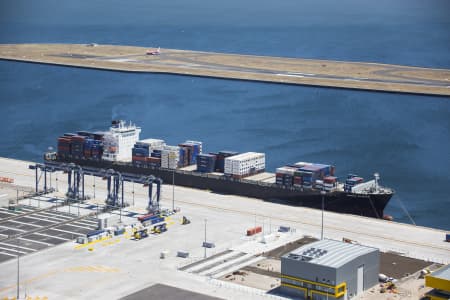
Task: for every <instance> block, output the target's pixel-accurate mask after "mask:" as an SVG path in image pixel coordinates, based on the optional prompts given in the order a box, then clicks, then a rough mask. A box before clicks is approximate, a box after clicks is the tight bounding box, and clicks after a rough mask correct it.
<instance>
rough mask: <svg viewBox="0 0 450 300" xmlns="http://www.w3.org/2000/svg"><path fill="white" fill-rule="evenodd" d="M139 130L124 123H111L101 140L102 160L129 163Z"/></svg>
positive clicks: (130, 124)
mask: <svg viewBox="0 0 450 300" xmlns="http://www.w3.org/2000/svg"><path fill="white" fill-rule="evenodd" d="M140 133H141V128H140V127H137V126H136V125H134V124H132V123H131V122H130V123H126V122H125V121H122V120H120V121H113V122H112V125H111V127H110V128H109V132H107V133H105V136H104V138H103V143H104V152H103V156H102V158H103V159H104V160H109V161H131V157H132V151H131V149H132V148H133V146H134V144H135V143H136V142H137V141H138V140H139V134H140Z"/></svg>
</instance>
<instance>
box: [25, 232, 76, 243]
mask: <svg viewBox="0 0 450 300" xmlns="http://www.w3.org/2000/svg"><path fill="white" fill-rule="evenodd" d="M33 234H38V235H42V236H46V237H50V238H54V239H59V240H63V241H70V239H66V238H63V237H60V236H56V235H49V234H45V233H41V232H35V233H33Z"/></svg>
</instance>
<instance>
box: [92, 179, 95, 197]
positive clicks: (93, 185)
mask: <svg viewBox="0 0 450 300" xmlns="http://www.w3.org/2000/svg"><path fill="white" fill-rule="evenodd" d="M92 177H93V178H94V183H93V184H92V187H93V188H94V199H95V175H92Z"/></svg>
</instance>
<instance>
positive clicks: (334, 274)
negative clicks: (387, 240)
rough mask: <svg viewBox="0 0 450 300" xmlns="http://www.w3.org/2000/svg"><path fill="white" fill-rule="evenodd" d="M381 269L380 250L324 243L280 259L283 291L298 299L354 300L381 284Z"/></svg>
mask: <svg viewBox="0 0 450 300" xmlns="http://www.w3.org/2000/svg"><path fill="white" fill-rule="evenodd" d="M379 269H380V252H379V250H378V249H376V248H371V247H366V246H361V245H354V244H349V243H344V242H341V241H334V240H321V241H317V242H314V243H311V244H308V245H305V246H302V247H300V248H298V249H296V250H294V251H292V252H290V253H288V254H286V255H284V256H282V257H281V289H282V291H283V292H284V293H287V294H290V295H292V296H294V297H295V298H296V299H313V300H322V299H323V300H325V299H330V300H333V299H351V298H352V297H354V296H357V295H361V294H362V293H363V291H364V290H366V289H369V288H371V287H373V286H374V285H376V284H377V283H378V274H379Z"/></svg>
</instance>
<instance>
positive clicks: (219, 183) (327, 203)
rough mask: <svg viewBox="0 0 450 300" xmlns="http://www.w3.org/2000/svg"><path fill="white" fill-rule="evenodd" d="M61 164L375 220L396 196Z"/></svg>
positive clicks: (90, 163)
mask: <svg viewBox="0 0 450 300" xmlns="http://www.w3.org/2000/svg"><path fill="white" fill-rule="evenodd" d="M58 161H59V162H61V163H71V162H72V163H75V164H77V165H80V166H89V167H96V168H101V169H113V170H115V171H118V172H121V173H129V174H142V175H153V176H155V177H159V178H161V179H162V180H163V181H164V182H165V183H169V184H171V183H172V181H173V180H174V183H175V184H176V185H179V186H184V187H191V188H197V189H203V190H210V191H212V192H215V193H220V194H231V195H239V196H246V197H253V198H259V199H263V200H265V201H271V202H278V203H285V204H289V205H295V206H304V207H310V208H317V209H321V208H322V197H323V200H324V201H323V202H324V208H325V210H327V211H333V212H338V213H348V214H354V215H361V216H366V217H373V218H382V217H383V211H384V208H385V207H386V205H387V203H388V202H389V200H390V199H391V197H392V193H379V194H355V193H347V192H344V191H333V192H328V193H326V194H325V195H322V194H320V191H317V190H302V189H299V188H294V187H292V188H288V187H283V186H278V185H275V184H265V183H261V182H256V181H249V180H245V179H243V180H242V179H241V180H239V179H233V178H228V177H226V176H218V175H211V174H203V173H197V172H192V171H183V170H169V169H159V168H141V167H136V166H133V165H132V164H131V163H113V162H109V161H93V160H81V159H70V160H68V159H64V160H63V159H59V160H58Z"/></svg>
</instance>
